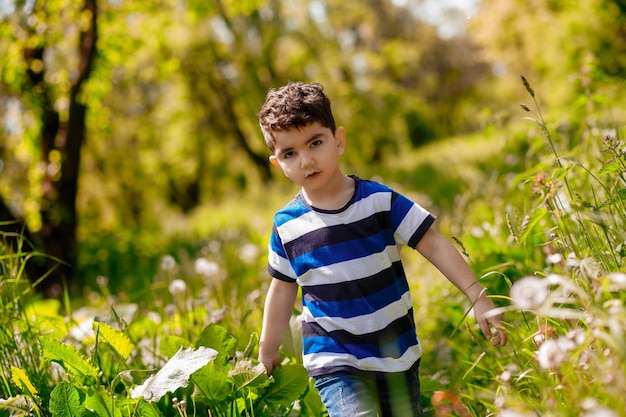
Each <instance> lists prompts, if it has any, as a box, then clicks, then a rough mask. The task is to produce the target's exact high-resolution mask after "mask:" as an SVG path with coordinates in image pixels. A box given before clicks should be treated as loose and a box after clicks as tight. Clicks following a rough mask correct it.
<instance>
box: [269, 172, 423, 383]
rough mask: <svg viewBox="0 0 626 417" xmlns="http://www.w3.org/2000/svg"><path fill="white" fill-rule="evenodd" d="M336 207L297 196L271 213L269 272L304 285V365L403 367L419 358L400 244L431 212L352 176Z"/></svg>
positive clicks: (316, 371) (419, 230)
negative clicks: (345, 197) (344, 199)
mask: <svg viewBox="0 0 626 417" xmlns="http://www.w3.org/2000/svg"><path fill="white" fill-rule="evenodd" d="M353 178H354V181H355V193H354V196H353V197H352V199H351V200H350V202H349V203H348V204H347V205H346V206H345V207H344V208H342V209H340V210H333V211H328V210H320V209H316V208H314V207H311V206H310V205H308V204H307V203H306V202H305V201H304V199H303V198H302V196H301V194H298V196H296V198H294V199H293V200H292V201H291V202H290V203H289V204H287V205H286V206H285V207H284V208H283V209H281V210H280V211H279V212H277V213H276V215H275V216H274V226H273V229H272V234H271V238H270V243H269V261H268V271H269V273H270V275H271V276H272V277H274V278H277V279H280V280H283V281H288V282H294V281H295V282H297V284H298V285H300V286H301V287H302V333H303V347H304V352H303V355H304V356H303V357H304V366H305V368H306V369H307V370H308V372H309V374H310V375H311V376H319V375H323V374H328V373H332V372H337V371H348V372H358V371H365V372H372V373H374V374H378V373H386V372H404V371H407V370H410V369H412V367H414V366H415V364H416V363H417V361H418V359H419V358H420V357H421V353H422V349H421V346H420V344H419V341H418V339H417V335H416V331H415V322H414V319H413V305H412V301H411V296H410V294H409V286H408V282H407V279H406V275H405V272H404V268H403V266H402V262H401V260H400V246H401V245H408V246H410V247H415V245H417V243H418V242H419V240H420V239H421V238H422V237H423V236H424V234H425V233H426V232H427V230H428V229H429V228H430V226H431V225H432V223H433V222H434V221H435V217H434V216H433V215H432V214H431V213H429V212H428V211H426V210H425V209H423V208H422V207H420V206H419V205H418V204H416V203H414V202H413V201H411V200H410V199H408V198H407V197H405V196H403V195H401V194H399V193H397V192H395V191H394V190H392V189H391V188H389V187H387V186H385V185H382V184H379V183H377V182H374V181H367V180H362V179H360V178H358V177H353Z"/></svg>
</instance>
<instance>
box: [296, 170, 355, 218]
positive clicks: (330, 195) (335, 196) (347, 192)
mask: <svg viewBox="0 0 626 417" xmlns="http://www.w3.org/2000/svg"><path fill="white" fill-rule="evenodd" d="M354 188H355V182H354V179H353V178H351V177H349V176H347V175H343V174H342V175H341V177H340V181H337V182H336V184H334V186H333V189H332V190H324V192H323V193H310V192H307V190H305V189H304V188H303V189H302V195H303V197H304V199H305V200H306V202H307V203H308V204H310V205H311V206H313V207H315V208H318V209H322V210H339V209H342V208H343V207H345V206H346V204H348V203H349V202H350V200H351V199H352V196H353V195H354Z"/></svg>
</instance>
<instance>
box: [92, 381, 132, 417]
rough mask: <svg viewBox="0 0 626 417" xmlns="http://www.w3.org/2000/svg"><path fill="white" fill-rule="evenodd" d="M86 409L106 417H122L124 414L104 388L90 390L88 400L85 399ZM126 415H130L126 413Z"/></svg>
mask: <svg viewBox="0 0 626 417" xmlns="http://www.w3.org/2000/svg"><path fill="white" fill-rule="evenodd" d="M84 405H85V407H86V408H88V409H90V410H93V412H94V413H95V414H96V415H98V416H103V417H104V416H106V417H122V415H123V413H122V411H121V410H120V408H119V407H117V405H118V402H116V401H115V400H114V399H113V397H111V395H110V394H109V393H108V392H107V391H106V390H104V389H103V388H99V389H97V388H95V387H93V388H92V389H90V390H89V392H88V393H87V398H85V404H84ZM124 415H129V414H128V413H125V414H124Z"/></svg>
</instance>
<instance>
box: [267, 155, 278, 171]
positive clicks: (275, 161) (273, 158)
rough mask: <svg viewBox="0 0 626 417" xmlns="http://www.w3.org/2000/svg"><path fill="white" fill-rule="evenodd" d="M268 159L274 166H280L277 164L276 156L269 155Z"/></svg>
mask: <svg viewBox="0 0 626 417" xmlns="http://www.w3.org/2000/svg"><path fill="white" fill-rule="evenodd" d="M269 160H270V164H272V165H274V166H275V167H276V168H280V165H279V164H278V158H276V157H275V156H274V155H271V156H270V157H269Z"/></svg>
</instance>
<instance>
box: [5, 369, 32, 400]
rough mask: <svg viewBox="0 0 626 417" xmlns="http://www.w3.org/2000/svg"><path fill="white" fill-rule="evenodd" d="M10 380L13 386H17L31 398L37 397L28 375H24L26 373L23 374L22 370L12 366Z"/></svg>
mask: <svg viewBox="0 0 626 417" xmlns="http://www.w3.org/2000/svg"><path fill="white" fill-rule="evenodd" d="M11 379H12V380H13V383H14V384H15V385H17V386H18V387H21V388H22V390H26V391H28V393H29V394H30V395H32V396H35V395H37V388H35V387H34V386H33V384H32V383H31V382H30V379H29V378H28V375H26V372H24V370H23V369H20V368H16V367H15V366H12V367H11Z"/></svg>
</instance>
